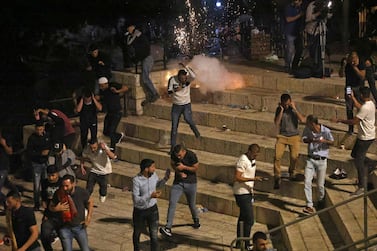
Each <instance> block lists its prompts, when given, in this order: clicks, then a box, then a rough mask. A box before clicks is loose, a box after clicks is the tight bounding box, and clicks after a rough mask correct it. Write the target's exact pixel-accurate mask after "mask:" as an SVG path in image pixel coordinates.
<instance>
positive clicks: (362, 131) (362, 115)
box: [356, 100, 376, 140]
mask: <svg viewBox="0 0 377 251" xmlns="http://www.w3.org/2000/svg"><path fill="white" fill-rule="evenodd" d="M375 112H376V107H375V106H374V103H373V102H372V101H371V100H369V101H367V102H365V104H363V105H362V106H361V108H360V110H359V112H358V113H357V114H356V117H358V118H359V119H360V122H359V130H358V134H357V138H358V139H360V140H371V139H375V138H376V128H375V126H374V123H375V119H376V118H375V117H376V114H375Z"/></svg>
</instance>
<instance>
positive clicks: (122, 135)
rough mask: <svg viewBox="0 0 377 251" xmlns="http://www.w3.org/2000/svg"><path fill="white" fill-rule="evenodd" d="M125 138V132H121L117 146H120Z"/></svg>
mask: <svg viewBox="0 0 377 251" xmlns="http://www.w3.org/2000/svg"><path fill="white" fill-rule="evenodd" d="M123 138H124V133H123V132H121V133H120V137H119V140H118V142H117V144H119V143H120V142H122V139H123Z"/></svg>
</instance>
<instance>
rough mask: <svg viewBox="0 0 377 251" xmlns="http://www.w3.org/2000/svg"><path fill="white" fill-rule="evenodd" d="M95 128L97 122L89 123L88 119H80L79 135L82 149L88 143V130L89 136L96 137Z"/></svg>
mask: <svg viewBox="0 0 377 251" xmlns="http://www.w3.org/2000/svg"><path fill="white" fill-rule="evenodd" d="M97 128H98V124H97V122H96V123H90V122H88V121H81V120H80V135H81V146H82V149H84V148H85V146H86V145H87V144H88V131H90V138H91V139H96V138H97Z"/></svg>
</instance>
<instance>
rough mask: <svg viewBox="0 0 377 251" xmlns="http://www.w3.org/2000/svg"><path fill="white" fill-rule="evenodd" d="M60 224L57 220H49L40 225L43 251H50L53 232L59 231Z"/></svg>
mask: <svg viewBox="0 0 377 251" xmlns="http://www.w3.org/2000/svg"><path fill="white" fill-rule="evenodd" d="M59 227H60V223H59V220H58V219H55V218H49V219H46V220H43V221H42V225H41V241H42V245H43V248H44V250H45V251H52V250H53V249H52V246H51V241H52V240H53V238H54V236H53V232H54V231H55V232H56V236H57V232H58V230H59Z"/></svg>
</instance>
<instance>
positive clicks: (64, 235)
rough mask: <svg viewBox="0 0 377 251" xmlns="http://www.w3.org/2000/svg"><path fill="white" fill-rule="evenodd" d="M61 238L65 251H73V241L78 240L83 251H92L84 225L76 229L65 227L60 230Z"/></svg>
mask: <svg viewBox="0 0 377 251" xmlns="http://www.w3.org/2000/svg"><path fill="white" fill-rule="evenodd" d="M59 237H60V240H61V242H62V246H63V250H64V251H72V240H73V238H75V239H76V241H77V243H78V244H79V246H80V250H81V251H90V249H89V244H88V235H87V233H86V228H85V227H84V226H83V225H79V226H75V227H67V226H64V227H62V228H60V229H59Z"/></svg>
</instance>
